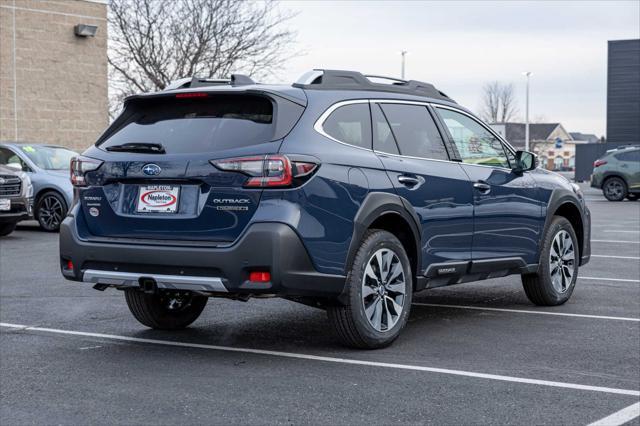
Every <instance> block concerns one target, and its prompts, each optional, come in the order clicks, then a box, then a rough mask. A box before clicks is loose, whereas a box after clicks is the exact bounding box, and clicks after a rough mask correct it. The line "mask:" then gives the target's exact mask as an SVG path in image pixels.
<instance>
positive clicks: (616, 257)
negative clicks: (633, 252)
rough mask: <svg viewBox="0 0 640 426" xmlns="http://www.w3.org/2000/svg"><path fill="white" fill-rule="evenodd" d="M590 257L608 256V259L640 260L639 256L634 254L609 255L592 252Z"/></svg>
mask: <svg viewBox="0 0 640 426" xmlns="http://www.w3.org/2000/svg"><path fill="white" fill-rule="evenodd" d="M591 257H607V258H610V259H631V260H640V257H636V256H609V255H607V254H592V255H591Z"/></svg>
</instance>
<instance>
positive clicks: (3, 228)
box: [0, 222, 18, 237]
mask: <svg viewBox="0 0 640 426" xmlns="http://www.w3.org/2000/svg"><path fill="white" fill-rule="evenodd" d="M17 225H18V222H10V223H0V237H4V236H6V235H9V234H10V233H12V232H13V231H15V230H16V226H17Z"/></svg>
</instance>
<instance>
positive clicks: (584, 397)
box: [0, 189, 640, 425]
mask: <svg viewBox="0 0 640 426" xmlns="http://www.w3.org/2000/svg"><path fill="white" fill-rule="evenodd" d="M586 197H587V200H588V204H589V207H590V209H591V212H592V215H593V224H592V230H593V235H592V241H593V243H592V253H593V257H592V259H591V262H590V263H589V264H588V265H587V266H586V267H584V268H581V269H580V278H579V280H578V284H577V287H576V290H575V292H574V294H573V297H572V299H571V300H570V301H569V302H568V303H567V304H565V305H564V306H559V307H554V308H539V307H536V306H533V305H531V304H530V303H529V302H528V300H527V298H526V297H525V294H524V291H523V290H522V286H521V284H520V278H519V277H518V276H511V277H506V278H501V279H495V280H490V281H484V282H479V283H470V284H463V285H459V286H453V287H449V288H441V289H436V290H431V291H427V292H423V293H420V294H418V295H417V296H416V297H415V300H414V302H415V303H414V306H413V308H412V313H411V317H410V322H409V325H408V327H407V329H406V330H405V332H404V333H403V335H402V336H401V337H400V338H399V339H398V341H396V343H395V344H394V345H393V346H392V347H390V348H387V349H383V350H378V351H354V350H350V349H345V348H343V347H341V346H339V345H338V344H336V341H335V339H334V337H333V335H332V334H331V333H332V332H331V330H330V329H329V327H328V322H327V321H326V318H325V314H324V312H322V311H320V310H316V309H313V308H309V307H305V306H302V305H297V304H294V303H291V302H287V301H283V300H278V299H269V300H252V301H250V302H248V303H242V302H233V301H226V300H218V299H210V300H209V304H208V306H207V308H206V309H205V312H204V313H203V315H202V316H201V317H200V319H199V320H198V321H196V323H194V324H193V326H192V327H190V328H189V329H187V330H184V331H180V332H160V331H153V330H148V329H145V328H144V327H142V326H141V325H139V324H138V323H137V322H136V321H135V320H134V319H133V317H132V316H131V315H130V313H129V311H128V309H127V307H126V304H125V302H124V297H123V295H122V293H120V292H117V291H106V292H98V291H95V290H93V289H91V288H90V287H89V286H83V285H81V284H77V283H71V282H69V281H65V280H64V279H63V278H62V277H61V275H60V273H59V271H58V257H57V256H58V254H57V246H58V239H57V238H58V237H57V234H49V233H44V232H41V231H39V230H38V229H37V228H36V227H35V226H33V225H30V224H26V225H24V226H21V227H20V228H19V229H18V231H16V232H15V233H13V234H12V235H10V236H9V237H6V238H4V239H2V240H0V323H1V324H0V419H1V420H0V421H1V422H2V423H3V424H5V425H14V424H88V423H98V424H114V423H120V424H149V423H154V424H202V423H207V424H212V423H215V424H221V423H224V424H230V423H233V424H270V423H285V424H300V423H316V424H317V423H321V424H365V423H366V424H391V423H402V424H486V423H491V424H532V423H533V424H590V423H592V422H596V421H599V420H603V419H604V423H605V424H622V423H624V422H629V424H640V418H638V417H637V416H638V415H640V403H638V401H639V399H640V351H639V348H640V202H628V201H625V202H622V203H610V202H607V201H606V200H605V199H604V198H603V197H602V196H601V195H600V193H599V192H596V191H594V190H591V189H587V190H586Z"/></svg>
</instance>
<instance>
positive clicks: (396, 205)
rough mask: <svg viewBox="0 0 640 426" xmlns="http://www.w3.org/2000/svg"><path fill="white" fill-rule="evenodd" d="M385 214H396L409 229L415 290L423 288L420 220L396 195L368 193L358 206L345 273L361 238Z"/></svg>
mask: <svg viewBox="0 0 640 426" xmlns="http://www.w3.org/2000/svg"><path fill="white" fill-rule="evenodd" d="M386 214H396V215H398V216H400V217H401V218H402V219H403V220H404V221H405V222H406V223H407V224H408V225H409V228H411V231H412V232H411V233H412V236H413V238H414V243H415V247H416V251H417V253H416V273H415V275H416V276H415V279H416V282H415V285H416V290H418V289H420V287H421V286H422V287H424V283H423V282H422V281H423V280H422V279H421V277H422V272H421V271H422V265H421V258H422V256H421V254H420V247H421V240H422V232H421V231H420V229H421V226H420V219H419V217H418V214H417V213H416V212H415V210H414V209H413V207H412V206H411V204H410V203H409V202H408V201H407V200H405V199H404V198H402V197H400V196H399V195H397V194H393V193H389V192H370V193H369V194H368V195H367V196H366V197H365V199H364V201H363V202H362V204H361V205H360V209H359V210H358V213H357V214H356V216H355V218H354V221H353V222H354V226H353V235H352V237H351V243H350V244H349V252H348V255H347V262H346V263H345V273H346V271H348V270H349V268H350V267H351V265H352V263H353V259H354V258H355V256H356V252H357V251H358V248H359V247H360V242H361V241H362V237H363V235H364V234H365V232H366V231H367V229H369V227H370V226H371V224H373V223H374V222H375V221H376V219H378V218H380V217H382V216H383V215H386Z"/></svg>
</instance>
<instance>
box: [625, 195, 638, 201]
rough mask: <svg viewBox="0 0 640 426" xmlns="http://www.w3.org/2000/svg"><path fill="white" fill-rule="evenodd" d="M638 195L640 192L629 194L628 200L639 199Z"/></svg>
mask: <svg viewBox="0 0 640 426" xmlns="http://www.w3.org/2000/svg"><path fill="white" fill-rule="evenodd" d="M638 197H640V195H639V194H627V200H629V201H637V200H638Z"/></svg>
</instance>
